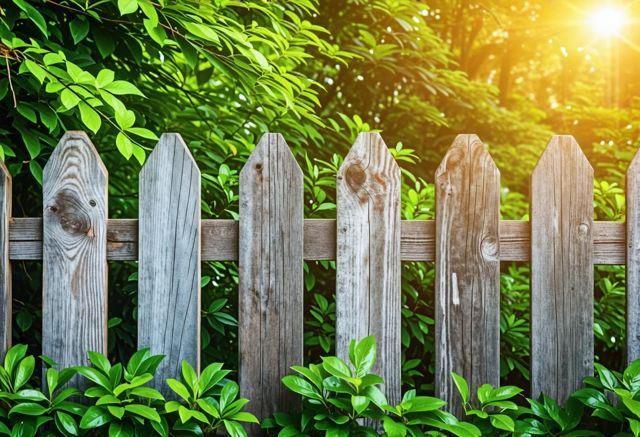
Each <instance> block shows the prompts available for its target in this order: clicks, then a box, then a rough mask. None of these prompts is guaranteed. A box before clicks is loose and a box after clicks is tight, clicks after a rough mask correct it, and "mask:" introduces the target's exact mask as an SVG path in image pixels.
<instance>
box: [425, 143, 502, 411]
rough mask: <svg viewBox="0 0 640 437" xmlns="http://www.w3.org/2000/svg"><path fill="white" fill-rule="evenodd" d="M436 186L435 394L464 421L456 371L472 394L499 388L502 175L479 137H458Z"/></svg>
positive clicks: (437, 177) (439, 174) (436, 181)
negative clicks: (489, 387)
mask: <svg viewBox="0 0 640 437" xmlns="http://www.w3.org/2000/svg"><path fill="white" fill-rule="evenodd" d="M435 184H436V305H435V307H436V393H437V395H438V396H440V397H441V398H442V399H444V400H446V401H447V409H448V410H449V411H450V412H452V413H454V414H456V415H458V416H462V415H463V414H464V409H463V405H462V402H461V399H460V396H459V394H458V392H457V389H456V387H455V385H454V384H453V380H452V378H451V372H456V373H458V374H460V375H462V376H463V377H464V378H465V379H466V380H467V381H468V382H469V385H470V387H471V389H470V391H471V393H473V394H475V392H476V390H477V389H478V388H479V387H480V386H481V385H483V384H487V383H488V384H491V385H493V386H497V385H499V383H500V261H499V255H500V253H499V252H500V248H499V240H500V238H499V232H498V228H499V221H500V172H499V171H498V168H497V167H496V165H495V163H494V161H493V159H492V158H491V155H490V154H489V152H488V151H487V148H486V147H485V145H484V144H483V143H482V142H481V141H480V139H479V138H478V137H477V136H476V135H458V137H456V139H455V140H454V142H453V144H452V145H451V147H450V148H449V151H448V152H447V154H446V155H445V157H444V159H443V160H442V162H441V164H440V166H439V167H438V169H437V171H436V176H435ZM473 396H474V395H472V397H473Z"/></svg>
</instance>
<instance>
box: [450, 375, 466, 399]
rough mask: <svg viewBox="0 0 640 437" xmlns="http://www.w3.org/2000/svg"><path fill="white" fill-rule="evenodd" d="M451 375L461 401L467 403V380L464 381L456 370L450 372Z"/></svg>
mask: <svg viewBox="0 0 640 437" xmlns="http://www.w3.org/2000/svg"><path fill="white" fill-rule="evenodd" d="M451 377H452V378H453V382H454V383H455V385H456V387H457V388H458V392H459V393H460V396H461V397H462V402H464V403H465V404H466V403H468V402H469V386H468V385H467V381H465V379H464V378H463V377H462V376H460V375H458V374H457V373H456V372H451Z"/></svg>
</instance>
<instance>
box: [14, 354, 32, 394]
mask: <svg viewBox="0 0 640 437" xmlns="http://www.w3.org/2000/svg"><path fill="white" fill-rule="evenodd" d="M35 365H36V360H35V358H34V357H33V355H30V356H28V357H26V358H25V359H24V360H22V361H20V364H19V365H18V369H17V370H16V377H15V380H14V383H13V388H14V390H20V387H22V386H23V385H25V384H26V383H27V381H29V378H31V375H33V369H34V367H35Z"/></svg>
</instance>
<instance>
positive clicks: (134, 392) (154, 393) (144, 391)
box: [129, 387, 164, 401]
mask: <svg viewBox="0 0 640 437" xmlns="http://www.w3.org/2000/svg"><path fill="white" fill-rule="evenodd" d="M129 394H130V395H131V396H139V397H141V398H147V399H158V400H161V401H164V396H162V394H160V392H159V391H158V390H156V389H153V388H151V387H136V388H133V389H131V391H129Z"/></svg>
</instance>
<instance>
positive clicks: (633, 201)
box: [626, 152, 640, 363]
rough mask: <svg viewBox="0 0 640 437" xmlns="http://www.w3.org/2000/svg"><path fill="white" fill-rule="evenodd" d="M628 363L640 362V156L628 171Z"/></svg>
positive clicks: (636, 157)
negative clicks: (638, 360)
mask: <svg viewBox="0 0 640 437" xmlns="http://www.w3.org/2000/svg"><path fill="white" fill-rule="evenodd" d="M626 195H627V202H626V204H627V244H626V248H627V259H626V262H627V269H626V272H627V276H626V287H627V362H628V363H631V362H632V361H634V360H637V359H638V358H640V152H638V153H636V155H635V156H634V157H633V160H632V161H631V164H630V165H629V168H628V169H627V183H626Z"/></svg>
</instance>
